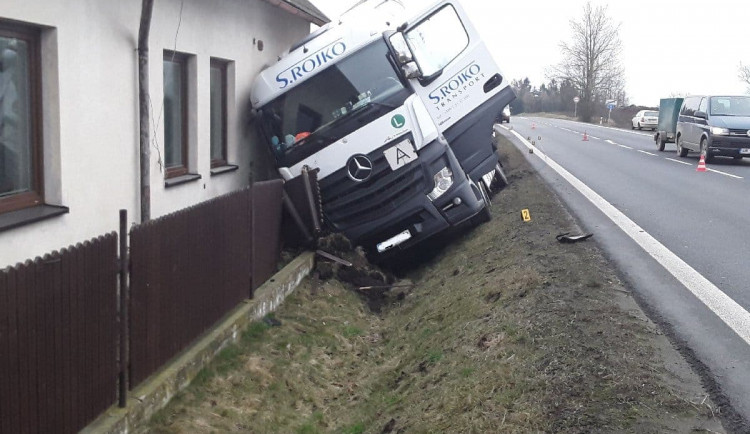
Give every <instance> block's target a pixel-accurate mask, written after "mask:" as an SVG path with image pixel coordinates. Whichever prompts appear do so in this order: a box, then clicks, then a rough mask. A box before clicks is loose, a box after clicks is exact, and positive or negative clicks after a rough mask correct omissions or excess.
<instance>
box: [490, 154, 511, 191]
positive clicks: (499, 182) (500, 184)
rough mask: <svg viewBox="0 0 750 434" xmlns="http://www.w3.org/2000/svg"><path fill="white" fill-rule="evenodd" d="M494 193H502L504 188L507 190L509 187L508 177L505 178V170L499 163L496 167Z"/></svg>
mask: <svg viewBox="0 0 750 434" xmlns="http://www.w3.org/2000/svg"><path fill="white" fill-rule="evenodd" d="M494 184H495V185H494V186H493V190H494V191H500V190H502V189H503V188H505V187H506V186H507V185H508V177H507V176H505V171H504V170H503V166H502V165H501V164H500V162H499V161H498V162H497V164H496V165H495V179H494Z"/></svg>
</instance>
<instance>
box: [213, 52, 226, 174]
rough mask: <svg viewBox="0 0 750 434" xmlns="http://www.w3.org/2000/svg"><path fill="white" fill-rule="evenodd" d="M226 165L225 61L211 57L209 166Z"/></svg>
mask: <svg viewBox="0 0 750 434" xmlns="http://www.w3.org/2000/svg"><path fill="white" fill-rule="evenodd" d="M226 165H227V63H226V62H225V61H222V60H219V59H211V167H212V168H214V167H221V166H226Z"/></svg>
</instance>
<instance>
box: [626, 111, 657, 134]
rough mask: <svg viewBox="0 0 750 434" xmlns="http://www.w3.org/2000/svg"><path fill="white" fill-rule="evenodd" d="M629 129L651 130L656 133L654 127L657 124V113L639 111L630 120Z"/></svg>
mask: <svg viewBox="0 0 750 434" xmlns="http://www.w3.org/2000/svg"><path fill="white" fill-rule="evenodd" d="M630 123H631V128H632V129H636V128H638V129H639V130H642V129H644V128H651V131H656V126H657V124H658V123H659V112H657V111H653V110H641V111H639V112H638V113H637V114H636V115H635V116H634V117H633V119H631V120H630Z"/></svg>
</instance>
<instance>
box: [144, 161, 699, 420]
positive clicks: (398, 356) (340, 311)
mask: <svg viewBox="0 0 750 434" xmlns="http://www.w3.org/2000/svg"><path fill="white" fill-rule="evenodd" d="M503 149H505V148H503ZM506 151H507V149H506ZM512 158H513V159H512V160H511V161H509V162H506V166H507V167H509V169H510V170H509V172H510V175H511V182H512V184H511V186H509V187H508V188H507V189H506V191H504V192H503V193H502V194H501V195H499V196H498V197H497V198H496V199H495V204H496V205H495V206H494V208H493V213H494V219H495V220H494V221H493V222H491V223H489V224H485V225H483V226H481V227H479V228H476V229H475V230H474V231H472V232H470V233H467V234H464V235H461V236H459V237H458V238H457V239H455V240H454V241H453V243H451V244H450V245H449V246H447V247H446V248H444V249H443V250H442V251H441V252H440V253H439V254H438V255H437V256H434V257H433V259H431V260H430V261H428V262H427V263H425V264H423V265H422V266H421V267H420V268H418V269H416V270H412V271H410V272H409V275H408V276H407V277H409V279H410V280H411V281H413V282H417V283H418V285H416V286H415V287H414V288H411V289H410V290H409V292H407V293H405V296H404V297H403V298H402V299H397V300H398V301H394V302H393V303H391V304H387V305H386V306H384V308H383V310H382V312H381V313H380V314H375V313H373V312H371V311H370V310H369V309H368V308H367V306H366V304H365V303H364V302H363V300H362V299H361V298H359V296H358V295H357V294H355V293H354V292H353V291H351V290H350V289H348V288H347V287H346V285H344V284H343V283H341V282H339V281H336V280H330V281H327V282H324V283H322V284H320V285H318V288H317V290H316V292H315V293H314V294H313V293H312V291H311V290H310V285H309V282H307V283H304V284H303V285H302V286H301V287H300V288H299V289H298V290H297V291H296V292H295V294H293V295H292V296H291V297H290V298H288V299H287V300H286V301H285V303H284V305H283V306H282V307H281V308H280V309H279V310H278V312H277V313H276V314H275V317H274V319H276V320H278V321H279V322H280V323H281V325H280V326H278V327H270V326H268V325H267V324H266V323H265V322H258V323H255V324H252V325H251V326H250V327H249V328H248V329H247V330H245V331H244V332H243V334H242V339H241V342H240V344H239V345H237V346H233V347H229V348H227V349H225V350H224V351H222V353H220V355H219V356H218V357H217V358H216V360H215V361H214V362H213V363H212V364H211V366H210V367H208V368H207V369H204V370H203V371H201V373H200V374H199V376H198V378H196V380H195V381H194V382H193V384H192V385H191V386H190V387H189V388H187V389H186V390H185V391H183V392H180V393H179V394H178V395H177V397H176V398H175V399H174V400H173V402H172V403H170V405H169V406H167V407H166V408H165V409H164V410H162V411H161V412H159V413H158V414H157V415H156V416H155V417H154V418H153V419H152V420H151V423H150V424H149V426H148V427H147V428H146V430H147V431H149V432H161V433H183V432H184V433H211V432H223V431H250V432H296V433H329V432H334V433H371V432H372V433H380V432H390V430H392V431H393V432H397V431H399V430H403V431H404V432H499V431H502V432H537V431H543V432H589V431H599V432H601V431H604V432H609V431H652V432H653V431H655V432H661V431H666V430H672V429H674V427H673V425H671V424H672V423H673V421H674V420H679V421H685V420H687V425H679V426H680V428H684V427H685V426H688V427H691V426H694V425H695V424H698V423H703V422H705V421H706V420H707V416H706V415H707V413H708V411H707V410H705V411H704V409H701V408H699V407H697V406H695V405H691V404H690V403H689V402H688V401H687V400H685V399H682V398H678V397H681V396H683V395H684V393H683V392H682V391H681V390H675V389H674V388H673V386H669V385H667V383H666V382H665V381H664V380H663V376H664V375H665V374H664V368H663V363H662V360H661V359H660V358H659V356H658V354H656V353H655V351H654V347H653V345H652V342H653V339H655V336H656V335H655V334H654V333H653V332H652V331H651V330H652V329H651V328H649V327H653V326H649V325H648V324H647V323H644V321H643V320H642V319H640V318H638V317H637V316H632V315H628V314H627V313H626V311H623V308H622V307H621V306H622V305H626V306H629V308H631V309H634V308H635V305H633V304H632V300H629V301H628V299H627V297H628V296H627V295H625V294H624V292H622V291H621V290H622V289H623V284H622V283H621V282H620V280H619V278H618V276H617V274H616V273H615V271H614V270H612V269H611V267H610V266H609V265H608V263H607V261H606V260H605V259H604V258H603V257H602V256H601V254H600V253H599V252H598V250H597V249H596V247H595V245H594V244H593V243H588V244H585V243H582V244H576V245H562V244H558V243H557V242H556V241H555V240H554V234H555V233H557V232H558V231H565V230H571V229H575V226H574V222H572V221H571V220H570V219H569V218H568V217H567V216H566V215H565V214H564V213H563V212H562V211H561V208H560V207H559V205H558V203H557V201H556V199H555V198H554V197H553V196H551V195H550V194H549V192H547V191H546V190H545V189H543V188H542V187H541V184H539V181H538V179H536V178H535V177H533V176H532V175H531V174H530V172H529V169H528V167H526V166H525V165H524V164H523V160H522V157H521V156H520V154H519V155H516V154H512ZM521 207H523V208H529V209H531V210H532V212H533V215H534V220H533V221H532V222H531V223H528V224H527V223H523V222H522V221H520V218H519V216H520V213H519V212H518V211H519V210H520V209H521ZM394 300H396V299H395V298H394ZM628 303H630V304H628ZM677 431H682V429H677Z"/></svg>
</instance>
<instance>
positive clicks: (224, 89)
mask: <svg viewBox="0 0 750 434" xmlns="http://www.w3.org/2000/svg"><path fill="white" fill-rule="evenodd" d="M214 68H217V69H218V70H219V71H220V73H221V129H222V143H221V158H218V159H217V158H214V155H213V151H214V149H213V145H214V144H213V131H211V132H210V139H209V146H208V148H209V150H208V152H209V156H210V158H211V168H212V169H214V168H217V167H224V166H228V165H229V156H228V142H229V138H228V134H229V128H228V125H229V118H228V117H229V92H228V80H229V73H228V71H229V62H228V61H226V60H223V59H219V58H215V57H212V58H211V61H210V65H209V94H210V93H211V91H212V89H210V87H211V83H210V82H211V80H210V75H211V71H212V70H213V69H214ZM210 102H211V103H212V102H213V100H211V101H210ZM211 103H209V113H210V114H209V116H210V117H211V118H212V117H213V110H214V107H213V105H212V104H211ZM209 124H210V123H209Z"/></svg>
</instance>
